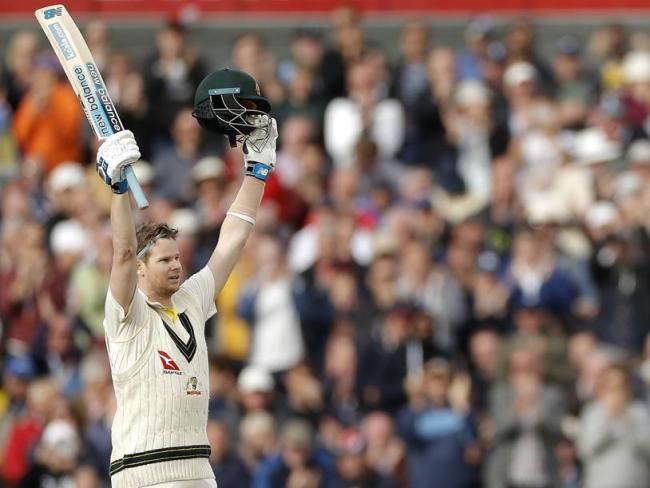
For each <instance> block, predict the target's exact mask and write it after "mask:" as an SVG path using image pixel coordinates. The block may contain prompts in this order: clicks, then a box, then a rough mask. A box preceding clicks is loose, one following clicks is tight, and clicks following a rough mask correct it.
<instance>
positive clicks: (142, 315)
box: [104, 287, 147, 342]
mask: <svg viewBox="0 0 650 488" xmlns="http://www.w3.org/2000/svg"><path fill="white" fill-rule="evenodd" d="M104 312H105V317H104V329H105V330H106V335H107V336H108V338H109V339H110V340H113V341H118V342H127V341H130V340H131V339H133V338H134V337H135V336H136V335H137V334H138V332H140V330H141V329H142V328H143V327H144V326H145V325H146V323H147V302H146V300H145V299H144V296H143V295H142V293H141V292H140V291H139V290H138V289H136V290H135V293H134V294H133V300H131V306H130V307H129V310H128V311H127V312H126V313H124V309H123V308H122V306H121V305H120V304H119V303H118V302H117V300H115V298H114V297H113V294H112V293H111V289H110V287H109V288H108V293H107V294H106V303H105V305H104Z"/></svg>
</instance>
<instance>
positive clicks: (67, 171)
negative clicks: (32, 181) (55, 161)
mask: <svg viewBox="0 0 650 488" xmlns="http://www.w3.org/2000/svg"><path fill="white" fill-rule="evenodd" d="M48 183H49V185H50V189H51V190H52V191H56V192H58V191H63V190H69V189H70V188H77V187H79V186H82V185H85V184H86V173H85V172H84V169H83V166H81V164H79V163H75V162H72V161H67V162H65V163H62V164H59V165H58V166H56V167H55V168H54V169H53V170H52V172H51V173H50V176H49V178H48Z"/></svg>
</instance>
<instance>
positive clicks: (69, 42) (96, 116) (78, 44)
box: [34, 5, 149, 208]
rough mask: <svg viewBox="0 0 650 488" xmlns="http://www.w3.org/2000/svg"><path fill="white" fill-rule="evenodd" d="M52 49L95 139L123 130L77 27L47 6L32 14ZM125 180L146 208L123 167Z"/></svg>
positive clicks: (61, 8) (57, 7) (133, 179)
mask: <svg viewBox="0 0 650 488" xmlns="http://www.w3.org/2000/svg"><path fill="white" fill-rule="evenodd" d="M34 14H35V15H36V19H37V20H38V23H39V24H40V26H41V28H42V29H43V32H44V33H45V36H46V37H47V39H48V41H49V42H50V44H51V45H52V48H53V49H54V53H55V54H56V56H57V58H58V59H59V62H60V63H61V66H62V67H63V70H64V71H65V74H66V76H67V77H68V80H69V81H70V85H71V86H72V89H73V90H74V92H75V93H76V95H77V98H78V99H79V103H81V106H82V107H83V110H84V113H85V114H86V118H87V119H88V122H89V123H90V126H91V127H92V128H93V131H94V132H95V135H96V136H97V137H98V138H99V139H102V140H103V139H106V138H107V137H109V136H110V135H112V134H115V133H116V132H120V131H121V130H124V126H123V125H122V121H121V120H120V116H119V115H118V113H117V110H116V109H115V105H114V104H113V101H112V100H111V97H110V95H109V94H108V90H107V89H106V84H105V83H104V80H103V79H102V75H101V73H100V72H99V69H98V68H97V64H96V63H95V60H94V59H93V56H92V54H91V52H90V49H89V48H88V45H87V44H86V41H85V40H84V38H83V36H82V35H81V32H80V31H79V28H78V27H77V24H76V23H75V22H74V20H73V19H72V17H71V16H70V14H69V13H68V11H67V10H66V8H65V7H64V6H63V5H50V6H49V7H43V8H40V9H38V10H36V11H35V12H34ZM126 178H127V180H128V183H129V189H130V190H131V193H132V194H133V197H134V198H135V201H136V203H137V204H138V207H140V208H146V207H147V206H148V205H149V202H147V198H146V196H145V195H144V192H143V191H142V188H141V187H140V184H139V183H138V180H137V178H136V177H135V173H134V172H133V168H132V167H131V166H127V168H126Z"/></svg>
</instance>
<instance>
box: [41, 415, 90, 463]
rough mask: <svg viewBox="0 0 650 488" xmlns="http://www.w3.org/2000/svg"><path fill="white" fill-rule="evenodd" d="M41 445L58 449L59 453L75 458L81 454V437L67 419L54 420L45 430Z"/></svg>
mask: <svg viewBox="0 0 650 488" xmlns="http://www.w3.org/2000/svg"><path fill="white" fill-rule="evenodd" d="M41 445H43V446H46V447H49V448H51V449H54V450H56V452H57V454H60V455H63V456H66V457H69V458H75V457H77V455H78V454H79V448H80V447H81V446H80V445H79V437H78V435H77V431H76V430H75V428H74V427H73V426H72V424H71V423H70V422H68V421H65V420H52V421H51V422H50V423H49V424H47V426H46V427H45V430H44V431H43V435H42V436H41Z"/></svg>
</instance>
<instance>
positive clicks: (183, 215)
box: [169, 208, 201, 236]
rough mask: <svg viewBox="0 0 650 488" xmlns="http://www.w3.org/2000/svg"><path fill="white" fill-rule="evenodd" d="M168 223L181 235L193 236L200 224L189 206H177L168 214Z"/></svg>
mask: <svg viewBox="0 0 650 488" xmlns="http://www.w3.org/2000/svg"><path fill="white" fill-rule="evenodd" d="M169 225H170V227H173V228H174V229H178V233H179V234H180V235H182V236H193V235H196V234H197V233H198V232H199V229H200V228H201V224H200V222H199V217H198V216H197V215H196V212H195V211H194V210H192V209H190V208H177V209H176V210H174V211H173V212H172V213H171V215H170V216H169Z"/></svg>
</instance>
